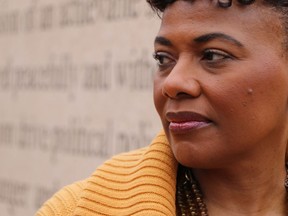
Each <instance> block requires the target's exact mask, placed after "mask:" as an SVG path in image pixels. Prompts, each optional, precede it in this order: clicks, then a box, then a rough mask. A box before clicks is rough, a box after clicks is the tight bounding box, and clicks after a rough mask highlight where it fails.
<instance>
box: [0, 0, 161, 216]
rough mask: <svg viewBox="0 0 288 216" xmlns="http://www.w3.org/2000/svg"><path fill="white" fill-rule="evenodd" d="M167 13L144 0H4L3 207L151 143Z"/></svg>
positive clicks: (42, 196)
mask: <svg viewBox="0 0 288 216" xmlns="http://www.w3.org/2000/svg"><path fill="white" fill-rule="evenodd" d="M159 23H160V20H159V18H158V17H157V16H156V15H154V14H153V13H152V12H151V10H150V8H149V7H148V5H147V4H146V2H145V0H21V1H20V0H0V116H1V117H0V214H1V216H10V215H11V216H20V215H21V216H23V215H25V216H26V215H27V216H28V215H34V214H35V212H36V209H38V208H39V207H40V206H41V205H42V203H43V202H44V201H45V200H47V199H48V198H49V197H50V196H51V195H52V194H53V193H54V192H55V191H56V190H58V189H59V188H61V187H62V186H64V185H66V184H69V183H72V182H74V181H77V180H81V179H83V178H85V177H88V176H89V175H90V174H91V173H92V172H93V171H94V170H95V168H96V167H97V166H98V165H99V164H101V163H102V162H103V161H104V160H105V159H107V158H109V157H111V156H112V155H114V154H117V153H119V152H123V151H129V150H131V149H136V148H139V147H142V146H145V145H148V144H149V143H150V141H151V140H152V138H153V137H154V136H155V134H156V133H157V132H158V131H159V130H160V128H161V126H160V121H159V120H158V116H157V115H156V112H155V111H154V106H153V99H152V85H153V82H152V80H153V73H154V71H155V63H154V60H153V59H152V52H153V39H154V37H155V35H156V34H157V31H158V26H159Z"/></svg>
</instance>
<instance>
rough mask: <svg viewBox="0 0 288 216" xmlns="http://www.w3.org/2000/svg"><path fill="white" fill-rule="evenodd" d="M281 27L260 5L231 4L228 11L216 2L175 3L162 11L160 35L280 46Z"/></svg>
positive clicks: (265, 8)
mask: <svg viewBox="0 0 288 216" xmlns="http://www.w3.org/2000/svg"><path fill="white" fill-rule="evenodd" d="M282 25H283V24H282V20H281V19H280V15H279V14H278V13H277V12H275V11H273V10H272V9H271V8H270V7H267V6H264V5H262V4H261V3H255V4H252V5H249V6H243V5H239V4H237V3H234V4H233V5H232V7H230V8H220V7H218V6H217V1H211V0H196V1H185V0H178V1H176V2H174V3H173V4H171V5H170V6H168V7H167V8H166V10H165V11H164V13H163V17H162V24H161V27H160V31H159V35H160V36H162V35H167V34H169V35H173V34H181V32H183V33H185V34H187V33H189V34H198V33H199V34H200V33H201V32H203V33H207V32H210V31H213V32H223V33H226V34H227V33H228V34H231V35H235V36H237V35H238V36H239V37H240V38H241V37H243V38H247V37H254V38H255V39H257V40H261V41H262V42H264V41H265V42H266V43H271V41H276V42H280V43H281V45H282V41H283V36H284V34H283V33H284V31H283V26H282Z"/></svg>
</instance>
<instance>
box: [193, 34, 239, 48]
mask: <svg viewBox="0 0 288 216" xmlns="http://www.w3.org/2000/svg"><path fill="white" fill-rule="evenodd" d="M215 39H222V40H225V41H228V42H232V43H233V44H235V45H237V46H239V47H243V44H242V43H241V42H239V41H238V40H236V39H235V38H233V37H231V36H229V35H226V34H223V33H218V32H216V33H209V34H205V35H201V36H199V37H197V38H195V39H194V41H195V42H197V43H205V42H209V41H212V40H215Z"/></svg>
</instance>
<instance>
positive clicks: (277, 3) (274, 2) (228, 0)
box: [146, 0, 288, 15]
mask: <svg viewBox="0 0 288 216" xmlns="http://www.w3.org/2000/svg"><path fill="white" fill-rule="evenodd" d="M146 1H147V2H148V4H150V6H151V7H152V9H153V10H155V11H157V12H163V11H164V10H165V9H166V7H167V6H168V5H170V4H172V3H174V2H175V1H177V0H146ZM184 1H195V0H184ZM237 1H238V2H239V3H240V4H243V5H250V4H253V3H254V2H255V0H237ZM218 3H219V6H220V7H229V6H231V4H232V0H218ZM263 3H265V4H266V5H270V6H272V7H274V8H276V9H280V10H281V11H283V10H284V11H285V12H286V10H287V8H288V0H263ZM285 9H286V10H285ZM282 15H284V14H282Z"/></svg>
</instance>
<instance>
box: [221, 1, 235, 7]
mask: <svg viewBox="0 0 288 216" xmlns="http://www.w3.org/2000/svg"><path fill="white" fill-rule="evenodd" d="M218 5H219V7H222V8H228V7H231V5H232V0H218Z"/></svg>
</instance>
